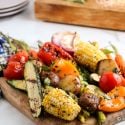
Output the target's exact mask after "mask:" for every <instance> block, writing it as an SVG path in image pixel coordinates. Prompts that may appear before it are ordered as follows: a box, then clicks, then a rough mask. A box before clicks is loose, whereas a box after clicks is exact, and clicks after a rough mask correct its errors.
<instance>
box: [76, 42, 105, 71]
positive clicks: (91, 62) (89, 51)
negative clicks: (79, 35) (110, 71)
mask: <svg viewBox="0 0 125 125" xmlns="http://www.w3.org/2000/svg"><path fill="white" fill-rule="evenodd" d="M74 58H75V60H76V61H77V62H78V63H80V64H81V65H84V66H85V67H87V68H89V69H90V71H92V72H94V71H95V69H96V65H97V63H98V62H99V61H100V60H103V59H106V58H107V57H106V55H105V54H104V53H103V52H102V51H101V50H99V49H97V48H96V47H95V46H93V45H92V44H90V43H89V42H80V43H78V44H77V45H76V49H75V53H74Z"/></svg>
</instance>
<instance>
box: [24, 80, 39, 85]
mask: <svg viewBox="0 0 125 125" xmlns="http://www.w3.org/2000/svg"><path fill="white" fill-rule="evenodd" d="M26 81H28V82H31V83H34V84H37V80H34V79H27V80H26Z"/></svg>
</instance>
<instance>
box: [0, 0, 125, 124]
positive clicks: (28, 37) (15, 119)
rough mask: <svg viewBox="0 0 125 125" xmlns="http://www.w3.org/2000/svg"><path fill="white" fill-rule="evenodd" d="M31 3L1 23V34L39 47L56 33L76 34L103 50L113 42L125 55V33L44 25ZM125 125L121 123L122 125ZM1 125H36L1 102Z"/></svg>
mask: <svg viewBox="0 0 125 125" xmlns="http://www.w3.org/2000/svg"><path fill="white" fill-rule="evenodd" d="M30 1H31V2H30V4H29V6H28V8H27V10H25V11H24V12H22V13H20V14H18V15H15V16H11V17H7V18H3V19H0V31H2V32H3V33H7V34H9V35H10V36H12V37H15V38H17V39H21V40H25V41H27V42H28V43H29V44H30V45H31V46H35V47H36V46H37V44H35V42H36V41H37V40H42V41H50V38H51V35H52V34H53V33H55V32H59V31H76V32H78V33H79V34H80V35H81V39H82V40H84V41H98V42H100V43H101V44H100V45H101V46H106V45H108V42H112V43H114V44H115V45H117V46H118V47H119V48H120V52H121V53H123V55H125V52H124V51H125V45H124V44H125V32H120V31H110V30H104V29H103V30H101V29H95V28H87V27H80V26H73V25H64V24H56V23H48V22H42V21H40V20H37V19H36V18H35V16H34V9H33V8H34V7H33V0H30ZM124 124H125V122H121V123H119V124H118V125H124ZM0 125H34V123H32V122H31V121H30V120H29V119H28V118H26V117H25V116H24V115H23V114H21V113H20V112H19V111H18V110H16V109H15V108H14V107H12V106H11V105H10V104H9V103H8V102H7V101H6V100H3V99H2V100H0Z"/></svg>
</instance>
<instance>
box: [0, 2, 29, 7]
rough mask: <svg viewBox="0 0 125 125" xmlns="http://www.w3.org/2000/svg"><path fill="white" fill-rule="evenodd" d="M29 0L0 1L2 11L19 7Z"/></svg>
mask: <svg viewBox="0 0 125 125" xmlns="http://www.w3.org/2000/svg"><path fill="white" fill-rule="evenodd" d="M26 1H27V0H0V9H6V8H11V7H15V6H18V5H20V4H22V3H24V2H26Z"/></svg>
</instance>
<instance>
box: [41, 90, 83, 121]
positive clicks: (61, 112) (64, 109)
mask: <svg viewBox="0 0 125 125" xmlns="http://www.w3.org/2000/svg"><path fill="white" fill-rule="evenodd" d="M42 106H43V107H44V109H45V111H46V112H48V113H50V114H52V115H54V116H56V117H58V118H61V119H64V120H68V121H70V120H73V119H75V118H76V117H77V115H78V113H79V112H80V110H81V108H80V106H79V105H78V104H77V102H76V101H75V100H73V99H72V98H71V97H70V96H69V95H67V94H66V93H65V91H63V90H61V89H58V88H51V89H50V90H49V91H48V92H47V93H46V94H45V95H44V98H43V101H42Z"/></svg>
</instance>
